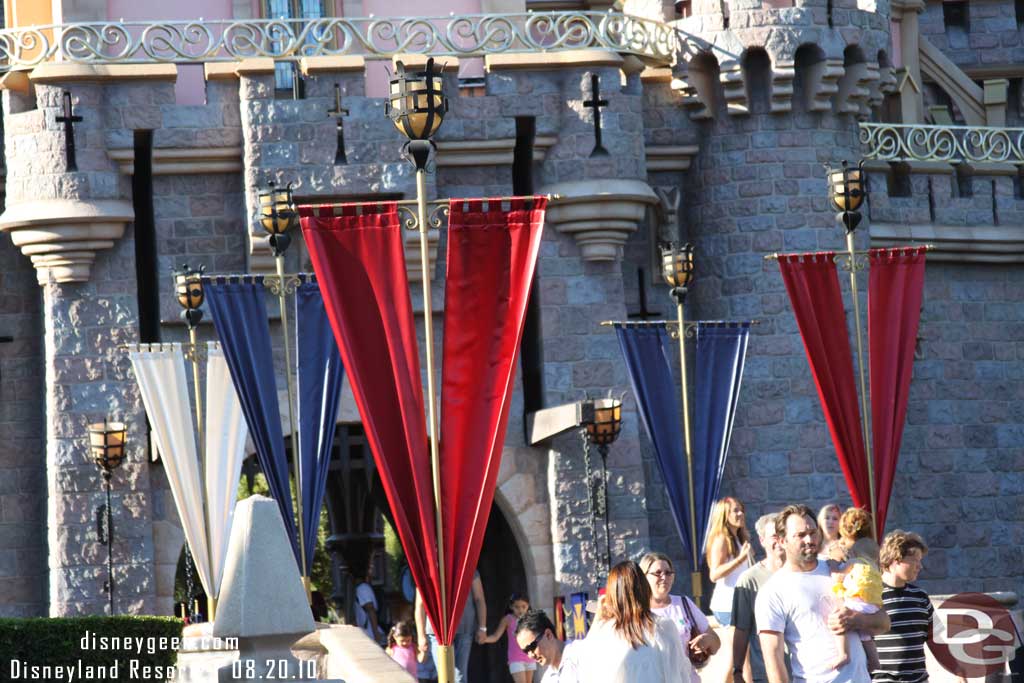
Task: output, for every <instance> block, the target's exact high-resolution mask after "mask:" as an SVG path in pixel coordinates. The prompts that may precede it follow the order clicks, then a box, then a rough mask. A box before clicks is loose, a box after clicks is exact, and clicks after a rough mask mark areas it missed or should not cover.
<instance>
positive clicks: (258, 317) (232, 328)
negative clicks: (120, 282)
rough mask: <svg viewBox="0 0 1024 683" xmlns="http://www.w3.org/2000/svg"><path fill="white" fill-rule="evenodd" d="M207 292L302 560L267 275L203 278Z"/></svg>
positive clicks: (259, 449)
mask: <svg viewBox="0 0 1024 683" xmlns="http://www.w3.org/2000/svg"><path fill="white" fill-rule="evenodd" d="M203 293H204V295H205V297H206V301H207V302H208V303H209V309H210V317H211V318H212V319H213V324H214V327H216V329H217V335H218V337H220V343H221V347H222V348H223V349H224V357H225V359H226V360H227V363H228V370H229V371H230V372H231V381H232V382H233V383H234V385H235V389H236V391H237V393H238V400H239V401H240V402H241V404H242V412H243V413H244V414H245V422H246V424H247V425H248V426H249V434H250V436H251V437H252V441H253V444H254V445H255V447H256V458H257V459H258V460H259V463H260V469H262V470H263V474H264V476H265V477H266V479H267V485H268V486H269V487H270V495H271V496H272V497H273V498H274V500H276V501H277V506H278V509H279V510H280V511H281V520H282V521H283V522H284V528H285V531H287V532H288V538H289V540H290V541H291V543H292V550H293V551H294V552H295V560H296V562H298V560H299V547H298V543H297V541H296V533H295V513H294V509H293V507H292V496H291V489H290V487H289V480H288V461H287V458H286V457H285V451H284V436H283V434H282V433H281V414H280V412H279V404H278V398H277V381H276V380H275V378H274V356H273V352H272V350H271V346H270V324H269V323H268V321H267V308H266V301H265V295H264V294H265V290H264V287H263V282H262V279H261V278H255V279H252V278H248V279H242V280H241V281H239V280H238V279H230V280H229V279H226V278H217V277H211V278H203ZM300 566H301V564H300Z"/></svg>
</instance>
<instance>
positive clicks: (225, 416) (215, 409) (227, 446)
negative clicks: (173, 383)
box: [206, 342, 249, 596]
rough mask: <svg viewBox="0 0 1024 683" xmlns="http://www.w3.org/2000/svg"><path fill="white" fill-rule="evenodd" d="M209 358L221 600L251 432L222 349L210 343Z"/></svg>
mask: <svg viewBox="0 0 1024 683" xmlns="http://www.w3.org/2000/svg"><path fill="white" fill-rule="evenodd" d="M206 357H207V362H206V496H207V500H209V501H210V539H211V545H212V547H213V557H212V561H213V567H212V572H211V574H212V575H213V581H214V585H215V586H216V587H217V593H215V594H214V595H215V596H219V594H220V583H221V580H222V579H223V574H224V562H225V559H226V557H227V552H228V539H230V538H231V522H232V520H233V519H234V514H235V500H236V498H237V495H238V480H239V478H240V477H241V473H242V461H243V460H244V459H245V439H246V437H247V436H248V434H249V429H248V427H246V425H245V417H244V415H243V414H242V405H241V404H240V403H239V402H238V395H237V394H236V393H235V385H234V384H232V382H231V375H230V374H229V372H228V364H227V362H226V361H225V360H224V352H223V351H222V350H221V348H220V345H219V344H216V343H214V342H209V343H208V344H207V356H206Z"/></svg>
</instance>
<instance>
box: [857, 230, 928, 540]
mask: <svg viewBox="0 0 1024 683" xmlns="http://www.w3.org/2000/svg"><path fill="white" fill-rule="evenodd" d="M869 260H870V264H871V271H870V278H869V280H868V347H869V350H870V358H871V429H872V431H873V432H874V433H873V435H872V437H873V438H872V444H873V445H874V459H875V496H876V499H877V507H878V515H877V519H876V520H875V525H876V527H877V529H878V538H882V535H883V531H884V529H885V519H886V516H887V514H888V512H889V498H890V496H891V495H892V486H893V480H894V479H895V477H896V463H897V462H898V461H899V455H900V443H901V442H902V440H903V427H904V424H905V423H906V418H907V399H908V398H909V395H910V378H911V375H912V374H913V370H914V347H915V346H916V343H917V328H918V324H919V323H920V321H921V301H922V298H923V295H924V264H925V249H924V248H923V247H917V248H912V249H872V250H871V251H870V253H869Z"/></svg>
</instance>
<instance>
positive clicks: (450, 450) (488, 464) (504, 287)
mask: <svg viewBox="0 0 1024 683" xmlns="http://www.w3.org/2000/svg"><path fill="white" fill-rule="evenodd" d="M492 204H493V207H489V208H487V209H485V208H484V206H483V201H481V200H474V201H464V200H453V201H452V203H451V211H450V214H449V218H448V252H447V264H448V272H447V275H446V281H445V300H444V303H445V312H444V358H443V370H442V380H441V385H442V386H441V477H442V487H441V509H442V511H443V516H442V518H443V520H444V521H443V524H444V551H445V567H446V570H445V580H446V583H447V594H448V596H449V602H450V603H453V605H451V606H450V607H449V613H448V614H447V615H446V617H447V619H446V622H445V625H444V637H443V638H442V641H441V642H444V643H448V642H451V639H452V638H453V637H454V636H455V630H456V628H457V627H458V624H459V617H460V616H461V615H462V609H463V606H464V605H465V604H466V600H467V598H468V596H469V592H470V587H471V585H472V582H473V572H474V571H475V569H476V563H477V560H478V559H479V557H480V547H481V545H482V544H483V538H484V531H485V530H486V528H487V518H488V516H489V514H490V511H491V503H492V502H493V500H494V488H495V483H496V480H497V477H498V466H499V465H500V463H501V450H502V446H503V445H504V442H505V428H506V426H507V422H508V411H509V402H510V401H511V398H512V387H513V384H514V383H515V375H514V372H513V371H514V370H515V366H516V356H517V355H518V352H519V341H520V339H521V338H522V335H523V321H524V320H525V317H526V304H527V301H528V299H529V296H530V284H531V283H532V282H533V273H534V269H535V266H536V263H537V251H538V250H539V248H540V237H541V228H542V226H543V224H544V211H545V208H546V206H547V200H546V199H544V198H540V197H538V198H535V199H534V200H533V201H532V202H531V204H532V208H528V207H527V204H526V202H525V200H522V199H516V200H513V201H512V203H511V206H510V208H509V210H508V211H504V210H502V209H501V206H500V203H499V202H492Z"/></svg>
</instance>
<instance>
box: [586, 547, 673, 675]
mask: <svg viewBox="0 0 1024 683" xmlns="http://www.w3.org/2000/svg"><path fill="white" fill-rule="evenodd" d="M597 616H598V618H597V620H596V621H595V622H594V625H593V627H591V629H590V633H588V634H587V637H586V639H584V641H583V649H582V651H581V656H580V658H579V661H580V669H579V680H580V681H582V682H585V683H639V682H640V681H642V682H643V683H690V672H691V666H690V660H689V659H688V658H687V656H686V652H685V650H683V648H682V644H681V642H680V639H679V630H678V629H677V628H676V626H675V624H673V623H672V621H671V620H670V619H666V618H664V617H659V616H657V615H655V614H654V613H653V612H651V586H650V584H648V583H647V579H646V578H645V577H644V573H643V571H641V569H640V565H638V564H637V563H636V562H632V561H627V562H620V563H619V564H617V565H615V566H614V567H612V570H611V571H610V572H609V573H608V584H607V587H606V589H605V594H604V595H603V596H602V597H601V600H600V604H599V606H598V613H597Z"/></svg>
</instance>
